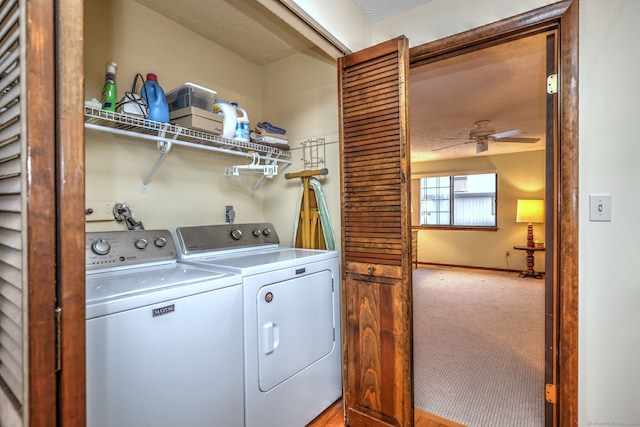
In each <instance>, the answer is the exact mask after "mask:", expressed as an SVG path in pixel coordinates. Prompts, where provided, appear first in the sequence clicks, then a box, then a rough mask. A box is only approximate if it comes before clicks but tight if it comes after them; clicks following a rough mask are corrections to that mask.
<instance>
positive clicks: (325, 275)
mask: <svg viewBox="0 0 640 427" xmlns="http://www.w3.org/2000/svg"><path fill="white" fill-rule="evenodd" d="M333 300H334V299H333V280H332V275H331V272H330V271H329V270H324V271H320V272H317V273H313V274H309V275H306V276H302V277H297V278H295V279H290V280H286V281H282V282H278V283H274V284H270V285H266V286H263V287H262V288H260V290H259V291H258V294H257V301H256V306H257V314H258V317H257V319H258V340H259V349H258V350H259V355H258V370H259V387H260V390H261V391H263V392H264V391H268V390H270V389H272V388H273V387H275V386H277V385H278V384H280V383H282V382H283V381H285V380H286V379H287V378H290V377H292V376H294V375H295V374H296V373H298V372H300V371H302V370H304V369H305V368H306V367H308V366H309V365H311V364H313V363H314V362H316V361H318V360H320V359H321V358H322V357H324V356H326V355H327V354H329V353H331V351H332V349H333V348H334V346H335V334H334V328H335V326H334V322H333V319H334V311H335V310H336V309H337V307H334V305H333Z"/></svg>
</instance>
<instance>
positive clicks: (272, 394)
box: [176, 223, 342, 427]
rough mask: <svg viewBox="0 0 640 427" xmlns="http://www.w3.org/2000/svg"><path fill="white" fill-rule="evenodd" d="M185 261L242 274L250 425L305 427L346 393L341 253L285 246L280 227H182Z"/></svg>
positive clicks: (179, 241)
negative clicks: (344, 388) (339, 268)
mask: <svg viewBox="0 0 640 427" xmlns="http://www.w3.org/2000/svg"><path fill="white" fill-rule="evenodd" d="M176 244H177V247H178V252H179V258H180V260H181V262H185V263H190V264H194V265H199V266H210V267H214V268H216V269H225V270H228V271H232V272H236V273H239V274H241V275H242V281H243V285H242V286H243V306H244V350H245V359H244V372H245V390H244V392H245V422H246V426H248V427H301V426H304V425H306V424H307V423H309V422H310V421H311V420H313V419H314V418H315V417H316V416H318V415H319V414H320V413H321V412H322V411H323V410H324V409H326V408H327V407H328V406H330V405H331V404H332V403H333V402H335V401H336V400H337V399H338V398H340V396H341V395H342V351H341V327H340V276H339V271H338V253H337V252H336V251H321V250H307V249H295V248H283V247H280V246H279V240H278V236H277V233H276V232H275V230H274V228H273V225H271V224H268V223H260V224H232V225H211V226H198V227H180V228H178V229H177V230H176Z"/></svg>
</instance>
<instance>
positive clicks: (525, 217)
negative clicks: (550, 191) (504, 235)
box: [516, 200, 544, 223]
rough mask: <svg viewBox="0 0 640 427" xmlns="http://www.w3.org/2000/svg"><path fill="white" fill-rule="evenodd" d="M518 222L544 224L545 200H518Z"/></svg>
mask: <svg viewBox="0 0 640 427" xmlns="http://www.w3.org/2000/svg"><path fill="white" fill-rule="evenodd" d="M516 222H528V223H534V222H544V200H518V208H517V211H516Z"/></svg>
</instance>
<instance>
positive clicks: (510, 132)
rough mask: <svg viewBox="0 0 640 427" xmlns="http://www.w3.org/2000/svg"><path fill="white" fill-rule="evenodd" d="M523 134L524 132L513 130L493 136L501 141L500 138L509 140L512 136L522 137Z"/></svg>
mask: <svg viewBox="0 0 640 427" xmlns="http://www.w3.org/2000/svg"><path fill="white" fill-rule="evenodd" d="M523 133H524V132H522V131H521V130H518V129H512V130H507V131H504V132H500V133H494V134H493V135H491V136H492V137H494V138H496V139H500V138H508V137H510V136H516V135H522V134H523Z"/></svg>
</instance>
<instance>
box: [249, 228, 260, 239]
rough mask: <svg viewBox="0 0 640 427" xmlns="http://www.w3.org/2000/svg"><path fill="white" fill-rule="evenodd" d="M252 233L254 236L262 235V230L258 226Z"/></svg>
mask: <svg viewBox="0 0 640 427" xmlns="http://www.w3.org/2000/svg"><path fill="white" fill-rule="evenodd" d="M251 234H253V237H260V235H261V234H262V232H261V231H260V230H258V229H257V228H256V229H255V230H253V232H252V233H251Z"/></svg>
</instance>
